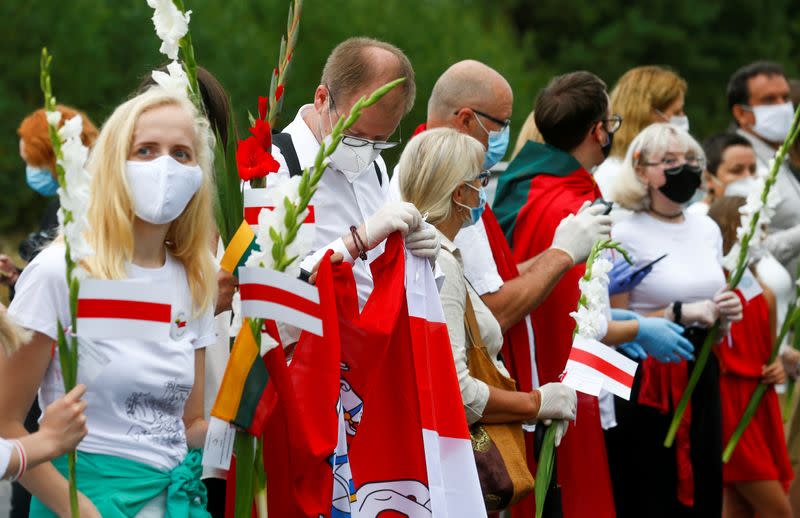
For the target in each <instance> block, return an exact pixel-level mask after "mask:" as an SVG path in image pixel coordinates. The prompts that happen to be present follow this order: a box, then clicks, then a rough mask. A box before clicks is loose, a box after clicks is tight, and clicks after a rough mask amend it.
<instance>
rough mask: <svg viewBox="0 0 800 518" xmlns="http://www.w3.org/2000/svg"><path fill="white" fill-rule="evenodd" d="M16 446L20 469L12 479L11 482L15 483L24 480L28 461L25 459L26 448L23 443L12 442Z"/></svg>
mask: <svg viewBox="0 0 800 518" xmlns="http://www.w3.org/2000/svg"><path fill="white" fill-rule="evenodd" d="M11 442H12V443H13V444H14V449H15V450H17V456H18V457H19V468H18V469H17V474H16V475H14V476H13V477H11V479H10V480H11V482H15V481H17V480H19V479H21V478H22V476H23V475H24V474H25V469H26V468H27V459H26V457H25V448H24V447H23V446H22V443H21V442H19V441H18V440H13V441H11Z"/></svg>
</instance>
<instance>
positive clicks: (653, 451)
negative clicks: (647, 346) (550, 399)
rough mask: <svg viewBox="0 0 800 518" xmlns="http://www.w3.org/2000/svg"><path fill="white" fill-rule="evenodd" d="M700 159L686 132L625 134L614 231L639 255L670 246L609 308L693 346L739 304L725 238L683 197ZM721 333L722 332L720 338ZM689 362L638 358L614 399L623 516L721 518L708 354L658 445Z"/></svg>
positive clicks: (694, 183)
mask: <svg viewBox="0 0 800 518" xmlns="http://www.w3.org/2000/svg"><path fill="white" fill-rule="evenodd" d="M704 162H705V158H704V155H703V150H702V149H701V148H700V145H699V144H698V143H697V142H696V141H695V140H694V139H693V138H692V137H691V136H690V135H689V134H688V133H687V132H686V131H684V130H682V129H679V128H678V127H676V126H674V125H671V124H666V123H656V124H652V125H650V126H648V127H647V128H645V129H644V130H643V131H642V132H641V133H640V134H639V135H638V136H637V137H636V138H634V139H633V142H631V145H630V147H629V148H628V152H627V154H626V156H625V160H624V162H623V169H622V171H621V172H620V177H619V181H618V183H617V185H616V186H615V189H614V191H613V194H612V199H613V200H614V201H615V202H616V203H617V204H619V205H620V206H622V207H623V208H626V209H629V210H631V211H633V214H632V215H631V216H629V217H628V218H627V219H625V220H624V221H622V222H620V223H618V224H617V225H615V226H614V227H613V229H612V233H611V234H612V238H613V239H614V240H615V241H618V242H620V244H621V245H622V246H623V247H624V248H626V249H627V250H628V251H629V252H630V253H631V254H632V255H633V256H635V257H636V258H637V259H638V260H640V261H643V262H650V261H652V260H654V259H656V258H659V257H661V256H663V255H665V254H666V257H665V258H664V259H663V260H661V261H659V262H658V263H656V264H655V265H654V266H653V270H652V271H651V273H650V274H649V275H648V276H647V277H645V278H644V280H642V282H641V283H640V284H639V285H638V286H636V287H635V288H634V289H633V290H631V291H630V292H629V293H624V294H619V295H615V296H614V297H612V306H614V307H622V308H629V309H631V310H633V311H636V312H637V313H640V314H644V315H648V316H663V317H665V318H667V319H669V320H673V321H675V322H676V323H678V324H681V325H683V326H684V327H686V332H685V336H686V337H687V338H689V339H690V340H691V341H692V343H693V344H694V346H695V350H699V347H700V346H701V345H702V343H703V341H704V339H705V336H706V334H707V333H708V331H707V330H708V328H709V327H711V326H712V325H713V324H714V322H715V321H716V320H717V319H721V320H722V323H723V328H725V327H727V324H728V323H729V322H733V321H737V320H739V319H741V312H742V304H741V301H740V300H739V298H738V297H737V296H736V294H734V293H733V292H732V291H730V290H728V289H727V287H726V284H725V274H724V272H723V269H722V236H721V234H720V231H719V228H718V227H717V225H716V224H715V223H714V222H713V221H712V220H711V219H710V218H708V217H707V216H703V215H697V214H688V213H686V212H685V210H684V209H685V204H686V203H687V202H688V201H689V200H690V199H691V198H692V196H693V195H694V194H695V191H696V190H697V188H698V187H699V186H700V174H701V172H702V170H703V166H704ZM720 338H721V336H720ZM693 366H694V364H693V362H685V361H681V362H680V363H658V362H655V361H653V360H652V359H647V360H645V361H644V362H642V364H641V366H640V368H639V371H638V372H637V378H636V383H635V387H634V394H633V395H634V397H633V398H632V399H631V401H629V402H627V401H622V400H619V399H618V400H617V404H616V411H617V422H618V423H619V426H618V427H617V428H616V429H614V430H611V431H609V432H608V433H607V443H608V452H609V464H610V467H611V475H612V483H613V484H614V494H615V502H616V504H617V513H618V516H620V517H626V516H642V515H645V514H646V515H647V516H664V517H668V516H669V517H671V516H698V517H700V516H703V517H706V516H720V514H721V512H722V461H721V456H722V445H721V441H722V438H721V417H720V400H719V365H718V363H717V359H716V357H715V356H714V355H711V357H710V358H709V360H708V363H707V365H706V368H705V369H704V371H703V373H702V375H701V377H700V381H699V383H698V385H697V388H696V390H695V392H694V394H693V397H692V400H691V408H692V410H691V412H687V417H684V421H683V423H684V425H683V426H682V427H681V428H680V429H679V433H678V437H677V440H676V444H675V446H674V447H672V448H669V449H666V448H664V446H663V441H664V438H665V436H666V434H667V429H668V427H669V423H670V420H671V418H672V413H673V411H674V406H675V405H676V404H677V401H678V399H679V398H680V397H681V395H682V394H683V391H684V389H685V387H686V382H687V378H688V376H689V374H690V373H691V370H692V368H693Z"/></svg>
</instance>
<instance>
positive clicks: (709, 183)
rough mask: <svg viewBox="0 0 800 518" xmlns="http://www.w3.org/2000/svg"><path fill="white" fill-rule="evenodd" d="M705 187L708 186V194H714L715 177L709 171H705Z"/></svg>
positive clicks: (703, 175)
mask: <svg viewBox="0 0 800 518" xmlns="http://www.w3.org/2000/svg"><path fill="white" fill-rule="evenodd" d="M702 177H703V185H705V186H706V192H708V193H709V194H711V195H713V194H715V193H714V177H713V176H712V175H711V173H709V172H708V171H707V170H705V169H704V170H703V174H702Z"/></svg>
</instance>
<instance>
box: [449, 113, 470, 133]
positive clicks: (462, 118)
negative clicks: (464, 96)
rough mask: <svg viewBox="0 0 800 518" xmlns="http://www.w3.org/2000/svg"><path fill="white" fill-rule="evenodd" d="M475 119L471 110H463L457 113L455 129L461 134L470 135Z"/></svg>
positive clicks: (454, 120)
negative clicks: (472, 122)
mask: <svg viewBox="0 0 800 518" xmlns="http://www.w3.org/2000/svg"><path fill="white" fill-rule="evenodd" d="M473 118H474V116H473V115H472V110H470V109H469V108H461V109H460V110H458V111H457V112H456V114H455V117H454V118H453V126H454V129H456V130H457V131H459V132H460V133H469V129H470V121H471V120H472V119H473Z"/></svg>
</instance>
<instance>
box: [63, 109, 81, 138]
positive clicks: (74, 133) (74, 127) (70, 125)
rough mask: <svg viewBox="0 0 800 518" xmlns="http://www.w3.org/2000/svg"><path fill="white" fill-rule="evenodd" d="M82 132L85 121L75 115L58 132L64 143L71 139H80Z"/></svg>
mask: <svg viewBox="0 0 800 518" xmlns="http://www.w3.org/2000/svg"><path fill="white" fill-rule="evenodd" d="M59 115H60V114H59ZM82 132H83V119H82V118H81V116H80V115H75V116H74V117H72V118H70V119H67V121H66V122H64V125H63V126H61V128H60V129H59V130H58V136H60V137H61V140H62V141H67V140H69V139H80V138H81V133H82Z"/></svg>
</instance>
